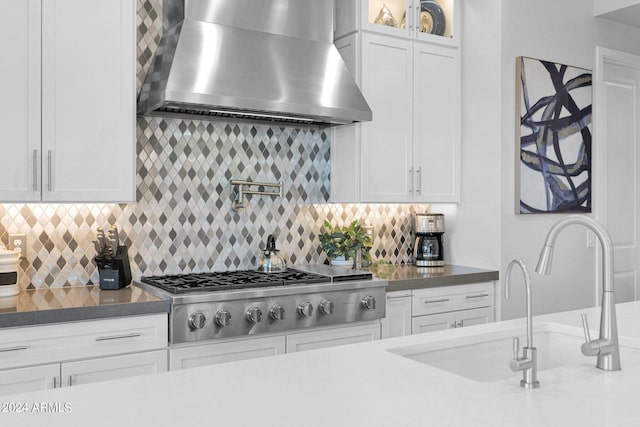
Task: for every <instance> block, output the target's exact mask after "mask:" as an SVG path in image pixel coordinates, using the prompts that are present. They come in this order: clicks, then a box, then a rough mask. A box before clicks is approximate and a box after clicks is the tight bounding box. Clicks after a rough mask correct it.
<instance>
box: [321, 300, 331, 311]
mask: <svg viewBox="0 0 640 427" xmlns="http://www.w3.org/2000/svg"><path fill="white" fill-rule="evenodd" d="M333 308H334V304H333V301H331V300H328V299H325V300H323V301H322V302H321V303H320V311H321V312H322V314H333Z"/></svg>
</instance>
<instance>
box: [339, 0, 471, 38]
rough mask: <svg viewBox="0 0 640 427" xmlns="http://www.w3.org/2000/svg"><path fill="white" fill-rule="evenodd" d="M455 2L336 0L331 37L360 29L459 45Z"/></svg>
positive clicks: (440, 0)
mask: <svg viewBox="0 0 640 427" xmlns="http://www.w3.org/2000/svg"><path fill="white" fill-rule="evenodd" d="M458 1H459V0H428V1H427V0H339V1H336V2H335V3H336V20H335V29H334V38H336V39H339V38H341V37H343V36H345V35H347V34H349V33H351V32H353V31H360V30H364V31H370V32H377V33H381V34H386V35H390V36H395V37H403V38H412V39H417V40H423V41H430V42H432V43H438V44H443V45H450V46H459V45H460V34H459V33H460V32H459V25H458V22H459V21H460V19H459V16H458V15H459V14H458Z"/></svg>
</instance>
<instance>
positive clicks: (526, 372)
mask: <svg viewBox="0 0 640 427" xmlns="http://www.w3.org/2000/svg"><path fill="white" fill-rule="evenodd" d="M516 265H517V266H519V267H520V269H521V270H522V274H523V275H524V285H525V286H526V289H527V295H526V299H527V301H526V302H527V345H526V347H524V348H523V349H522V354H523V357H520V356H519V353H520V339H519V338H518V337H514V338H513V360H511V362H510V363H509V366H510V367H511V370H513V371H522V379H521V380H520V386H521V387H524V388H538V387H540V382H539V381H538V358H537V350H536V348H535V347H534V346H533V322H532V317H531V279H530V278H529V272H528V271H527V267H526V266H525V265H524V263H523V262H522V261H520V260H519V259H514V260H512V261H511V262H510V263H509V265H508V266H507V272H506V276H507V281H506V283H505V286H504V297H505V298H507V299H508V298H509V288H510V280H511V270H512V269H513V267H514V266H516Z"/></svg>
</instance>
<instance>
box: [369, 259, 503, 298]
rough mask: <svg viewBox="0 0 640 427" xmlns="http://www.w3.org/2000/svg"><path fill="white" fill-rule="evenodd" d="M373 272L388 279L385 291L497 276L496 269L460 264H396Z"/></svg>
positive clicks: (458, 282)
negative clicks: (432, 265) (437, 265)
mask: <svg viewBox="0 0 640 427" xmlns="http://www.w3.org/2000/svg"><path fill="white" fill-rule="evenodd" d="M374 274H375V276H376V277H379V278H381V279H385V280H388V281H389V285H387V292H393V291H405V290H412V289H424V288H435V287H439V286H455V285H466V284H470V283H482V282H491V281H493V280H498V278H499V272H498V271H497V270H485V269H481V268H474V267H464V266H461V265H445V266H444V267H416V266H415V265H396V266H395V269H393V270H392V271H388V270H385V271H382V270H378V272H376V273H374Z"/></svg>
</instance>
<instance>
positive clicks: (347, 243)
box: [318, 220, 372, 266]
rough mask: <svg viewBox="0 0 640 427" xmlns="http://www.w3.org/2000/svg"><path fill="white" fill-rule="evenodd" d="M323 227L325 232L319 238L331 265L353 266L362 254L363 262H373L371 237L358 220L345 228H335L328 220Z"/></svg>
mask: <svg viewBox="0 0 640 427" xmlns="http://www.w3.org/2000/svg"><path fill="white" fill-rule="evenodd" d="M322 225H323V227H324V229H325V232H324V233H322V234H320V235H319V236H318V237H319V239H320V246H321V247H322V250H323V251H324V252H325V253H326V254H327V257H328V258H329V261H330V262H331V265H343V266H350V265H353V264H354V262H355V260H356V259H357V256H358V253H360V254H361V257H362V258H361V259H362V261H367V262H370V261H371V254H370V253H369V250H370V249H371V245H372V242H371V236H369V234H367V231H366V230H365V229H364V227H362V226H361V225H360V224H358V221H357V220H354V221H352V222H351V224H349V225H348V226H344V227H338V226H336V227H334V226H333V225H331V224H330V223H329V221H327V220H325V221H324V222H323V224H322Z"/></svg>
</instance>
